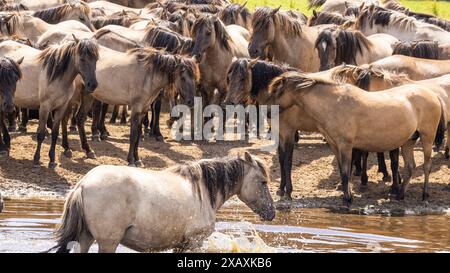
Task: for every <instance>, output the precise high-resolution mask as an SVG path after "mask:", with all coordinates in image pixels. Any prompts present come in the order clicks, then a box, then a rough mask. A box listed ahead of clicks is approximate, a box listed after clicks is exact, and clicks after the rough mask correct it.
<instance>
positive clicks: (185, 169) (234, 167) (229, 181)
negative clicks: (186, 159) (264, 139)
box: [171, 157, 268, 208]
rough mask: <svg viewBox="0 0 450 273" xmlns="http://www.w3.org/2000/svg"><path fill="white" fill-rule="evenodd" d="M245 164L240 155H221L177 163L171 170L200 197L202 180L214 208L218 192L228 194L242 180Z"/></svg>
mask: <svg viewBox="0 0 450 273" xmlns="http://www.w3.org/2000/svg"><path fill="white" fill-rule="evenodd" d="M255 161H256V163H257V164H258V167H259V168H260V169H261V171H262V172H263V175H264V176H265V177H268V173H267V171H266V169H265V167H264V164H263V163H262V162H260V161H259V160H255ZM245 164H248V163H247V162H246V161H245V160H244V159H242V158H240V157H234V158H231V157H223V158H215V159H205V160H200V161H198V162H194V163H189V164H182V165H178V166H175V167H173V168H171V171H172V172H173V173H176V174H178V175H181V176H182V177H184V178H185V179H187V180H189V181H190V182H191V183H192V187H193V189H194V191H195V192H197V195H198V197H199V198H201V190H200V185H199V183H201V182H203V185H204V186H205V188H206V190H207V192H208V195H209V198H210V200H209V201H210V204H211V207H213V208H214V207H215V206H216V204H217V197H218V195H219V194H221V195H222V196H223V197H227V196H229V195H230V194H231V193H232V192H233V190H234V189H235V187H236V185H237V183H238V182H240V181H242V179H243V177H244V175H245V173H244V166H245Z"/></svg>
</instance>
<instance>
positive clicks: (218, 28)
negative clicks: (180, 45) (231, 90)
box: [192, 15, 249, 105]
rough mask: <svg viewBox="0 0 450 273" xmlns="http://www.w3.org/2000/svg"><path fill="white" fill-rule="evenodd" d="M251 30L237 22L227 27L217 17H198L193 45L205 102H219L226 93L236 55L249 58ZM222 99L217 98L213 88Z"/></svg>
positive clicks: (194, 27) (193, 33) (194, 28)
mask: <svg viewBox="0 0 450 273" xmlns="http://www.w3.org/2000/svg"><path fill="white" fill-rule="evenodd" d="M246 36H249V33H248V31H247V30H246V29H245V28H243V27H240V26H237V25H229V26H225V25H224V24H223V23H222V22H221V21H220V19H219V18H218V17H217V16H211V15H205V16H202V17H200V18H198V19H197V20H196V21H195V23H194V26H193V27H192V37H193V39H194V48H193V49H192V54H193V55H194V56H196V57H197V60H198V62H199V68H200V73H201V78H202V81H201V88H202V97H203V99H204V100H205V103H204V105H208V104H210V103H214V104H219V103H220V102H222V101H223V98H224V97H225V94H226V73H227V69H228V67H229V65H230V64H231V61H232V59H233V57H249V54H248V50H247V47H248V42H247V40H246ZM215 89H217V90H218V92H219V98H218V99H214V90H215Z"/></svg>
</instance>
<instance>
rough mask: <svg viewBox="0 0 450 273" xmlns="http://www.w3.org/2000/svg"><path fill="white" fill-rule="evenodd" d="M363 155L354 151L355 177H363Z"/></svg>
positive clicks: (358, 151)
mask: <svg viewBox="0 0 450 273" xmlns="http://www.w3.org/2000/svg"><path fill="white" fill-rule="evenodd" d="M361 160H362V153H361V151H360V150H357V149H354V153H353V165H354V166H355V172H354V173H353V175H354V176H361V174H362V167H361Z"/></svg>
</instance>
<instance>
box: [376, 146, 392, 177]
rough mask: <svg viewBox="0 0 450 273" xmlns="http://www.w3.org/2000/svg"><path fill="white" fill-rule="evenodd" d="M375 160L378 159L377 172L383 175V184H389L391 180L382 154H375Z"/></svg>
mask: <svg viewBox="0 0 450 273" xmlns="http://www.w3.org/2000/svg"><path fill="white" fill-rule="evenodd" d="M377 159H378V172H379V173H382V174H383V181H384V182H389V180H391V178H390V177H389V173H388V171H387V167H386V162H385V161H384V153H377Z"/></svg>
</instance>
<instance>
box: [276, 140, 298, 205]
mask: <svg viewBox="0 0 450 273" xmlns="http://www.w3.org/2000/svg"><path fill="white" fill-rule="evenodd" d="M282 135H283V136H282ZM293 152H294V133H293V132H289V133H288V132H284V134H280V144H279V146H278V159H279V161H280V169H281V170H280V171H281V183H280V188H279V190H278V191H277V195H279V196H281V197H282V199H287V200H292V196H291V194H292V189H293V187H292V180H291V171H292V156H293Z"/></svg>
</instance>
